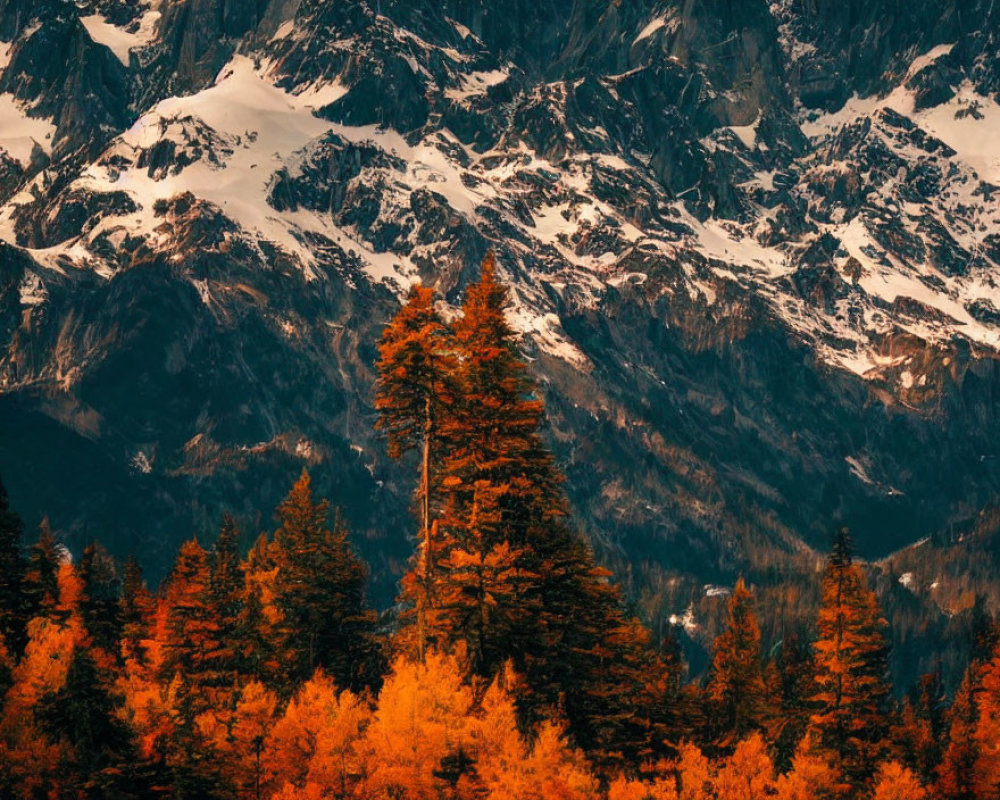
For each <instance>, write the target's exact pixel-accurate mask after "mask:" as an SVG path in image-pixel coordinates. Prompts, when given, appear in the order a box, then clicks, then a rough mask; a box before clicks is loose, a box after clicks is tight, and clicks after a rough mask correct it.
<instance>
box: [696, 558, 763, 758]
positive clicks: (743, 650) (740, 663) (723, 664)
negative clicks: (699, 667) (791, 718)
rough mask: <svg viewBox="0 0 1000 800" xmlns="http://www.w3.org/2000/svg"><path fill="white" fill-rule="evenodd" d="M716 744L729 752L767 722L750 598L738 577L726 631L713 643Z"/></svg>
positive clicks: (711, 685)
mask: <svg viewBox="0 0 1000 800" xmlns="http://www.w3.org/2000/svg"><path fill="white" fill-rule="evenodd" d="M707 694H708V699H709V702H710V704H711V710H712V713H711V714H710V716H709V719H710V722H711V727H712V728H713V729H714V731H713V733H714V736H713V738H714V740H715V742H716V745H717V746H718V747H719V748H720V749H721V750H723V751H729V750H730V749H731V748H733V747H735V746H736V744H737V743H739V742H741V741H742V740H743V739H745V738H747V737H748V736H749V735H750V734H751V733H753V732H754V731H760V730H763V729H764V723H765V722H766V720H767V717H768V716H769V715H768V710H767V687H766V686H765V683H764V670H763V665H762V662H761V646H760V627H759V626H758V625H757V616H756V614H755V613H754V608H753V595H752V594H751V593H750V590H749V589H748V588H747V586H746V584H745V583H744V582H743V579H742V578H741V579H740V580H739V582H737V584H736V589H735V590H734V592H733V594H732V597H731V598H730V600H729V618H728V621H727V624H726V630H725V631H724V632H723V633H722V634H720V635H719V637H718V638H717V639H716V640H715V646H714V654H713V657H712V670H711V675H710V680H709V683H708V693H707Z"/></svg>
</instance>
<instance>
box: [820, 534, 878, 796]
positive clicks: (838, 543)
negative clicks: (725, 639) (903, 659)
mask: <svg viewBox="0 0 1000 800" xmlns="http://www.w3.org/2000/svg"><path fill="white" fill-rule="evenodd" d="M817 627H818V638H817V640H816V644H815V664H816V676H815V681H816V684H815V686H816V690H815V693H814V695H813V698H812V701H813V703H814V707H815V711H814V713H813V715H812V717H811V720H810V728H811V730H812V731H813V734H814V741H815V743H816V746H817V747H818V749H819V750H820V751H822V752H823V753H824V754H825V755H827V756H829V757H831V758H832V759H833V760H834V762H835V764H836V765H837V766H838V767H839V768H840V770H841V772H842V774H843V775H844V777H845V778H846V779H847V780H848V782H849V783H850V784H852V785H855V786H859V785H861V784H863V783H864V782H865V781H866V780H868V779H869V778H870V777H871V776H872V774H873V772H874V770H875V767H876V765H877V762H878V760H879V758H880V757H881V756H882V755H883V753H884V751H885V749H886V746H887V738H886V735H887V733H888V729H889V722H890V720H889V712H890V689H889V685H888V682H887V673H888V656H889V647H888V643H887V642H886V637H885V628H886V622H885V620H884V619H883V618H882V614H881V611H880V609H879V606H878V601H877V600H876V599H875V595H874V593H873V592H872V591H871V590H870V589H869V588H868V586H867V582H866V580H865V575H864V572H863V571H862V570H861V568H860V567H859V566H858V565H857V564H855V563H854V562H853V559H852V555H851V545H850V539H849V537H848V534H847V531H846V530H841V531H840V532H839V533H838V534H837V537H836V539H835V541H834V547H833V552H832V554H831V556H830V558H829V560H828V562H827V567H826V572H825V574H824V576H823V599H822V605H821V608H820V611H819V619H818V625H817Z"/></svg>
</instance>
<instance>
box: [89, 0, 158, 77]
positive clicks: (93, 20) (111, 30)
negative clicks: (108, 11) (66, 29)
mask: <svg viewBox="0 0 1000 800" xmlns="http://www.w3.org/2000/svg"><path fill="white" fill-rule="evenodd" d="M160 16H161V14H160V12H159V11H157V10H154V9H149V10H147V11H146V12H145V13H144V14H143V15H142V17H141V18H140V19H139V22H138V24H137V25H135V26H134V27H135V30H127V29H125V28H120V27H118V26H117V25H114V24H112V23H111V22H108V20H107V19H106V18H105V17H104V16H103V15H102V14H90V15H88V16H85V17H80V22H81V24H82V25H83V27H84V28H86V29H87V33H88V34H89V35H90V38H91V39H92V40H93V41H94V42H95V43H96V44H102V45H104V46H105V47H107V48H108V49H109V50H110V51H111V52H112V53H114V54H115V57H116V58H117V59H118V60H119V61H121V62H122V64H124V65H125V66H126V67H127V66H128V65H129V54H130V53H131V52H132V51H133V50H139V49H141V48H143V47H147V46H148V45H150V44H152V43H153V42H154V41H155V40H156V36H157V23H158V22H159V21H160Z"/></svg>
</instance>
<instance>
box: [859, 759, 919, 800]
mask: <svg viewBox="0 0 1000 800" xmlns="http://www.w3.org/2000/svg"><path fill="white" fill-rule="evenodd" d="M927 796H928V794H927V790H926V789H925V788H924V786H923V784H921V783H920V780H919V778H917V776H916V775H914V774H913V772H912V771H911V770H910V769H909V768H907V767H904V766H903V765H902V764H900V763H899V762H898V761H889V762H886V763H884V764H882V765H881V766H880V767H879V770H878V773H877V774H876V776H875V789H874V792H873V794H872V800H926V798H927Z"/></svg>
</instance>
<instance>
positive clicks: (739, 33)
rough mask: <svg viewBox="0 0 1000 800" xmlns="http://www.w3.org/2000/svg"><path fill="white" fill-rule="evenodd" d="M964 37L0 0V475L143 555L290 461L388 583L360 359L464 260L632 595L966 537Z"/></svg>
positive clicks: (311, 2)
mask: <svg viewBox="0 0 1000 800" xmlns="http://www.w3.org/2000/svg"><path fill="white" fill-rule="evenodd" d="M998 26H1000V8H995V7H994V4H993V3H992V2H989V0H961V1H960V2H952V3H940V2H939V1H938V0H913V2H910V3H907V4H905V8H904V7H901V6H900V5H899V4H896V3H889V2H876V3H872V2H868V3H862V2H858V1H856V0H838V1H837V2H833V0H774V1H773V2H770V3H768V2H765V1H764V0H744V2H740V3H732V2H728V1H724V0H703V1H702V2H690V0H687V1H686V2H682V0H671V1H667V2H664V1H663V0H660V1H659V2H654V0H625V1H624V2H623V1H622V0H551V2H549V3H544V4H540V3H528V2H522V1H521V0H496V2H492V3H485V2H479V0H462V1H461V2H456V1H455V0H444V2H437V3H425V2H423V1H422V0H405V1H404V0H397V1H391V0H383V1H382V2H376V0H367V1H365V2H362V1H361V0H345V1H344V2H322V1H321V0H255V1H254V2H246V1H245V0H244V1H243V2H233V1H231V0H91V1H89V2H85V1H84V0H78V2H62V1H61V0H6V1H5V0H0V39H2V40H3V41H2V42H0V68H2V71H0V202H2V205H0V239H2V240H3V242H4V244H3V245H0V336H2V340H3V350H2V353H0V472H2V474H3V476H4V479H5V481H6V482H7V483H8V484H10V486H11V489H12V493H13V495H14V497H15V500H19V499H20V500H21V502H22V504H24V505H25V506H26V507H27V508H28V509H30V510H31V511H32V513H35V512H38V513H40V512H41V511H42V509H45V510H48V511H49V513H51V514H52V516H53V519H54V522H55V524H56V525H57V526H59V527H62V528H65V529H66V530H68V531H69V532H70V535H71V540H72V541H73V542H79V541H80V540H82V539H83V538H84V537H86V536H93V535H94V533H95V532H96V531H97V529H99V530H100V534H101V535H102V537H103V538H105V539H106V540H109V541H111V542H112V543H113V544H114V546H115V547H116V548H117V549H118V550H119V551H124V550H130V549H138V550H140V551H141V552H143V553H145V554H147V555H148V554H150V553H152V552H170V551H171V550H172V548H173V547H174V545H175V544H176V542H177V540H178V539H179V538H180V537H182V536H186V535H189V533H190V531H191V529H192V526H194V528H195V529H202V528H204V527H207V526H208V525H210V524H211V523H210V521H211V520H214V519H215V518H216V517H217V515H218V513H219V511H220V509H221V508H222V507H223V506H224V505H227V504H229V505H236V510H237V511H240V512H241V513H243V514H244V515H249V514H250V513H252V512H253V511H266V510H267V509H269V508H271V507H273V504H274V502H275V501H276V500H277V498H278V497H280V495H281V494H282V493H283V492H284V490H285V489H286V488H287V484H288V483H289V480H290V478H291V476H292V475H293V474H294V472H295V471H296V470H297V469H298V468H299V467H300V466H301V465H302V464H303V463H305V464H308V465H312V466H313V467H314V468H315V470H314V471H315V473H316V475H317V478H318V480H319V483H320V485H321V486H323V487H324V488H325V489H327V490H329V492H330V494H332V495H333V497H334V499H335V500H336V501H338V502H342V503H343V504H345V506H346V507H347V512H348V517H349V518H350V519H351V520H352V522H353V524H354V527H355V529H356V530H357V531H359V538H362V539H365V537H366V535H367V540H366V541H363V543H362V548H363V549H364V550H365V551H366V555H368V557H369V559H370V560H372V561H373V563H374V564H375V565H376V566H375V570H376V573H377V576H378V577H379V579H380V580H381V582H382V583H381V586H382V588H383V590H384V591H385V592H388V591H389V589H388V587H389V586H391V581H392V578H393V575H394V574H395V573H396V572H397V571H398V565H399V563H400V560H401V559H403V558H405V556H406V553H407V552H408V546H407V544H406V531H407V530H408V529H409V528H410V527H412V526H411V525H410V524H409V522H408V521H407V517H406V514H407V505H408V493H409V491H410V489H411V486H410V483H409V482H408V478H407V476H408V474H409V471H408V469H407V468H405V467H404V468H399V467H398V466H396V465H393V464H391V463H388V462H387V460H386V458H385V455H384V448H383V447H382V445H381V444H380V443H379V442H378V441H377V439H376V437H375V435H374V434H373V432H372V422H373V419H374V414H373V410H372V403H371V386H372V379H373V374H372V365H373V361H374V343H375V341H376V339H377V336H378V333H379V331H380V328H381V326H382V324H384V322H385V321H386V320H387V319H388V317H389V316H390V315H391V313H392V311H393V309H394V308H395V306H396V304H397V302H398V300H399V298H400V297H401V296H402V295H404V294H405V292H406V290H407V287H408V286H409V285H411V284H412V283H413V282H415V281H423V282H425V283H429V284H433V285H435V286H436V287H437V288H438V289H439V290H440V292H441V295H442V297H443V298H444V299H445V301H447V302H451V303H455V302H457V301H458V300H459V299H460V297H461V293H462V290H463V287H464V286H465V284H466V283H467V282H468V280H469V279H470V277H471V276H473V275H474V274H475V271H476V265H477V264H478V262H479V260H480V259H481V257H482V256H483V255H484V253H485V252H486V251H487V249H489V248H495V249H496V250H497V253H498V256H499V260H500V265H501V269H502V273H503V275H504V277H505V278H506V280H507V281H508V282H509V283H510V286H511V290H512V296H513V298H514V305H513V308H512V309H511V315H512V316H511V319H512V321H513V322H514V324H515V325H516V326H517V328H518V330H520V331H522V332H523V334H524V348H525V352H526V353H527V354H528V355H529V356H530V357H531V358H532V363H533V368H534V370H535V374H536V377H537V378H538V379H539V381H541V383H542V385H543V386H544V388H545V391H546V394H547V400H548V404H549V409H550V420H551V434H552V441H553V444H554V446H555V447H556V449H557V451H558V453H559V455H560V457H561V459H562V461H563V463H564V464H565V466H566V468H567V471H568V473H569V478H570V480H569V486H568V488H569V491H570V494H571V497H572V499H573V501H574V504H575V506H576V508H577V510H578V512H579V514H580V517H581V519H582V520H583V524H584V527H585V528H586V529H587V531H588V532H589V533H590V534H591V535H592V537H593V538H594V540H595V541H596V542H597V543H598V544H599V546H600V547H601V549H602V550H603V552H604V553H605V554H606V555H608V556H609V557H611V558H612V559H613V560H615V561H617V562H618V563H619V564H620V565H621V566H622V567H623V568H624V567H626V566H628V567H630V568H631V569H632V571H631V572H630V573H628V574H629V575H631V577H632V579H633V585H634V587H635V588H636V589H637V590H639V591H640V593H641V592H647V593H649V594H655V593H657V592H660V591H663V590H662V586H663V585H664V583H663V581H662V580H661V576H662V575H664V574H666V573H673V572H679V573H682V574H688V575H691V574H693V575H697V576H699V577H700V578H703V579H708V578H714V577H715V576H730V575H732V574H733V573H734V572H735V571H737V570H747V569H749V570H763V569H766V568H767V567H768V566H770V565H772V564H774V563H780V554H788V553H794V552H798V551H801V550H802V549H803V547H805V546H820V547H822V546H824V545H825V542H826V540H827V536H828V534H829V532H830V530H831V529H832V528H833V527H834V526H835V525H837V524H848V525H850V526H852V528H853V529H854V532H855V537H856V539H857V540H858V542H859V544H860V545H861V548H862V550H863V551H864V552H865V553H867V554H869V555H882V554H884V553H886V552H888V551H889V550H892V549H894V548H896V547H899V546H902V545H905V544H907V543H910V542H913V541H916V540H918V539H920V538H921V537H923V536H925V535H928V534H929V533H931V532H934V531H937V530H941V529H943V528H945V527H946V526H948V525H949V524H950V523H952V522H955V521H958V520H963V519H966V518H969V517H972V516H974V515H975V514H976V513H978V511H979V510H980V509H982V508H983V507H984V506H986V505H987V504H989V503H991V502H992V501H993V499H994V498H995V496H996V492H997V489H998V486H1000V471H998V465H997V461H996V455H997V445H996V442H997V441H1000V415H998V400H997V398H998V396H1000V371H998V359H997V354H998V352H1000V288H998V285H997V280H998V276H1000V104H998V90H1000V56H998V46H1000V43H998V41H997V31H998V30H1000V27H998ZM253 524H256V525H259V526H265V525H266V524H267V520H266V519H262V520H259V521H255V522H254V523H253ZM776 554H777V555H776ZM775 559H777V561H776V560H775Z"/></svg>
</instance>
